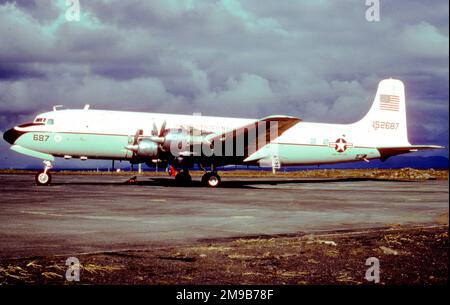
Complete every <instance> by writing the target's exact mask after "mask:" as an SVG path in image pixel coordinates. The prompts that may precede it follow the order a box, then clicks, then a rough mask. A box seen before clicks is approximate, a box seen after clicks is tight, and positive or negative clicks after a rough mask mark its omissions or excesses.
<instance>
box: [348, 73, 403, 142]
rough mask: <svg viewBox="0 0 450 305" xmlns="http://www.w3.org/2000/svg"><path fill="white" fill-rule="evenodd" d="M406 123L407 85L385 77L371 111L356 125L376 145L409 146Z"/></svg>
mask: <svg viewBox="0 0 450 305" xmlns="http://www.w3.org/2000/svg"><path fill="white" fill-rule="evenodd" d="M406 124H407V123H406V105H405V86H404V85H403V82H402V81H400V80H397V79H385V80H382V81H381V82H380V83H379V84H378V89H377V93H376V95H375V99H374V102H373V104H372V107H371V108H370V110H369V112H368V113H367V114H366V115H365V116H364V117H363V118H362V119H361V120H360V121H358V122H357V123H355V125H356V126H355V127H356V128H358V130H359V132H361V133H363V132H364V135H363V134H361V136H362V137H367V139H370V142H371V143H372V145H374V146H409V145H410V143H409V141H408V131H407V125H406ZM366 132H368V133H369V134H367V133H366Z"/></svg>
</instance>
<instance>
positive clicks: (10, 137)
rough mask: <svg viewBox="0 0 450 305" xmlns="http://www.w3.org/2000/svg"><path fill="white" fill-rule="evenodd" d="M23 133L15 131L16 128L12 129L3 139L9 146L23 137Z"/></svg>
mask: <svg viewBox="0 0 450 305" xmlns="http://www.w3.org/2000/svg"><path fill="white" fill-rule="evenodd" d="M23 134H24V132H23V131H18V130H15V129H14V128H11V129H10V130H8V131H6V132H5V133H3V139H4V140H5V141H6V142H8V143H9V144H14V143H15V142H16V140H17V138H19V137H20V136H21V135H23Z"/></svg>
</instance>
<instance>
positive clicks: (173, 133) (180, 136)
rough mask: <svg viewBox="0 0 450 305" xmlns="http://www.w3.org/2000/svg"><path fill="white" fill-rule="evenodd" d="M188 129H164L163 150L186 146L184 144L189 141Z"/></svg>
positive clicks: (178, 148) (181, 148)
mask: <svg viewBox="0 0 450 305" xmlns="http://www.w3.org/2000/svg"><path fill="white" fill-rule="evenodd" d="M190 137H191V136H190V134H189V131H187V130H184V129H181V128H180V129H169V130H167V131H166V135H165V137H164V143H162V145H161V146H162V148H163V150H164V151H171V150H172V149H174V150H177V151H181V150H184V149H185V148H186V145H187V144H188V143H189V142H190V141H189V140H190Z"/></svg>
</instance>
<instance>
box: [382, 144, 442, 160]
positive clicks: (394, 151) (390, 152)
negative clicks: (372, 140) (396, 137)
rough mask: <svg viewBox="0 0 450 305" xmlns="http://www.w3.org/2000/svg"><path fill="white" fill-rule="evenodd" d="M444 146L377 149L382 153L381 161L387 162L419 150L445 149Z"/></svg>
mask: <svg viewBox="0 0 450 305" xmlns="http://www.w3.org/2000/svg"><path fill="white" fill-rule="evenodd" d="M443 148H445V147H444V146H439V145H409V146H398V147H395V146H391V147H377V149H378V151H379V152H380V155H381V159H382V160H386V159H387V158H389V157H392V156H396V155H401V154H406V153H409V152H415V151H419V150H428V149H443Z"/></svg>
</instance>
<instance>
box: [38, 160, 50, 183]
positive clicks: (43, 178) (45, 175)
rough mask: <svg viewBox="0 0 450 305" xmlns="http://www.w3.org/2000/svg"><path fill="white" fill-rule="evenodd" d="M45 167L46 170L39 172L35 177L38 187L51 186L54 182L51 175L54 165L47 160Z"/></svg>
mask: <svg viewBox="0 0 450 305" xmlns="http://www.w3.org/2000/svg"><path fill="white" fill-rule="evenodd" d="M44 165H45V168H44V170H41V171H39V172H38V173H37V174H36V176H35V177H34V180H35V181H36V184H37V185H49V184H50V182H52V175H51V174H50V169H51V168H52V163H51V162H50V161H47V160H46V161H44Z"/></svg>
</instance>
